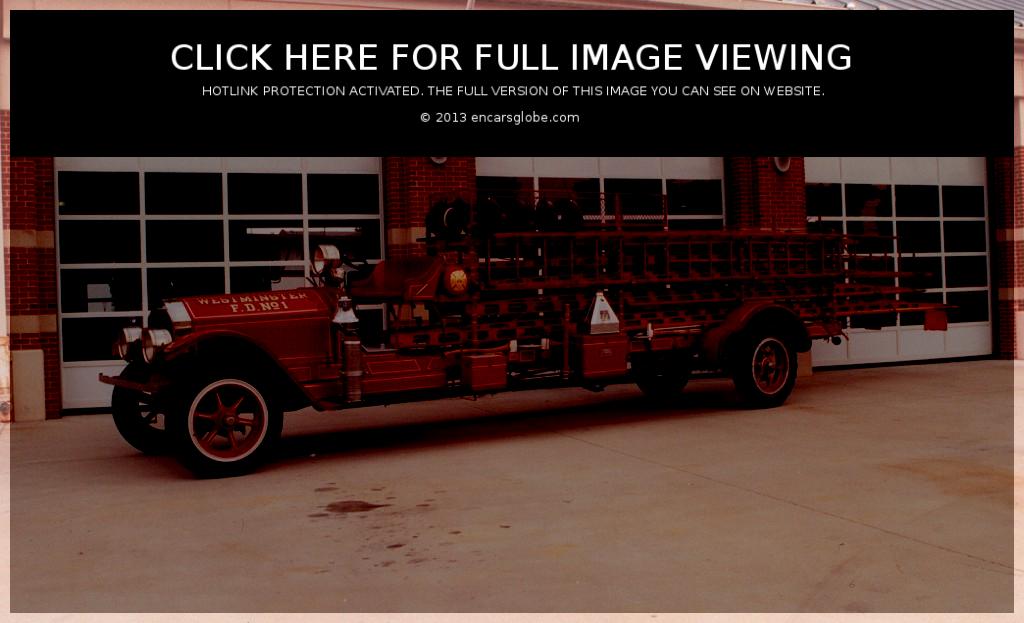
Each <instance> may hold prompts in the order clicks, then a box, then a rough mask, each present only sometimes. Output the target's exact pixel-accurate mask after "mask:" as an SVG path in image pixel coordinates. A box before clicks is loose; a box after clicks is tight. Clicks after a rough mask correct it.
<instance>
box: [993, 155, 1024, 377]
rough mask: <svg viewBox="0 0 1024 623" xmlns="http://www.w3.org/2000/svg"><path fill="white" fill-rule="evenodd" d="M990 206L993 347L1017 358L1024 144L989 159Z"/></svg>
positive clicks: (1023, 290) (1023, 296) (1022, 306)
mask: <svg viewBox="0 0 1024 623" xmlns="http://www.w3.org/2000/svg"><path fill="white" fill-rule="evenodd" d="M988 207H989V218H990V221H991V222H990V232H991V237H992V240H991V242H992V249H993V251H994V252H993V254H992V276H993V283H992V288H993V298H994V301H993V303H994V304H993V323H992V325H993V326H992V330H993V338H994V339H993V347H994V348H993V350H994V351H995V354H997V355H998V356H1000V357H1004V358H1008V359H1010V358H1013V357H1014V354H1015V352H1016V342H1017V339H1018V333H1019V331H1020V328H1019V327H1017V326H1016V315H1017V313H1019V312H1024V232H1022V230H1021V229H1020V228H1022V227H1024V147H1018V148H1017V149H1016V150H1015V153H1014V155H1013V156H1012V157H1001V158H989V159H988Z"/></svg>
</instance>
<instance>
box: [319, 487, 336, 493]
mask: <svg viewBox="0 0 1024 623" xmlns="http://www.w3.org/2000/svg"><path fill="white" fill-rule="evenodd" d="M337 490H338V488H337V487H317V488H316V489H313V491H315V492H316V493H321V492H323V491H337Z"/></svg>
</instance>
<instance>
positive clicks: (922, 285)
mask: <svg viewBox="0 0 1024 623" xmlns="http://www.w3.org/2000/svg"><path fill="white" fill-rule="evenodd" d="M900 272H901V273H910V274H908V275H902V276H901V277H900V285H901V286H903V287H906V288H916V289H920V290H928V289H931V288H941V287H942V258H940V257H901V258H900Z"/></svg>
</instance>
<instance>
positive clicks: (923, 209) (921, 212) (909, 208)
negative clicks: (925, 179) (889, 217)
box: [896, 186, 939, 216]
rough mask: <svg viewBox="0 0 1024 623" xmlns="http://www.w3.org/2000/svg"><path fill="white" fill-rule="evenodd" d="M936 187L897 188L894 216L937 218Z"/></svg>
mask: <svg viewBox="0 0 1024 623" xmlns="http://www.w3.org/2000/svg"><path fill="white" fill-rule="evenodd" d="M938 215H939V187H938V186H897V187H896V216H938Z"/></svg>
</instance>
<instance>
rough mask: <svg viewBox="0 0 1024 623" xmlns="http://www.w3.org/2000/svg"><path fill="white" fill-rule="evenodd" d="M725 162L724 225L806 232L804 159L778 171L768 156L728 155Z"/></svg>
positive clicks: (793, 161)
mask: <svg viewBox="0 0 1024 623" xmlns="http://www.w3.org/2000/svg"><path fill="white" fill-rule="evenodd" d="M724 165H725V205H726V208H725V213H726V224H727V225H728V226H729V227H730V228H731V229H775V230H795V231H805V230H806V229H807V199H806V195H805V188H804V187H805V181H804V159H803V158H792V159H791V160H790V166H789V170H788V171H786V172H785V173H780V172H779V171H778V169H776V167H775V165H774V162H773V159H772V158H768V157H748V156H744V157H731V158H725V159H724Z"/></svg>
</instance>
